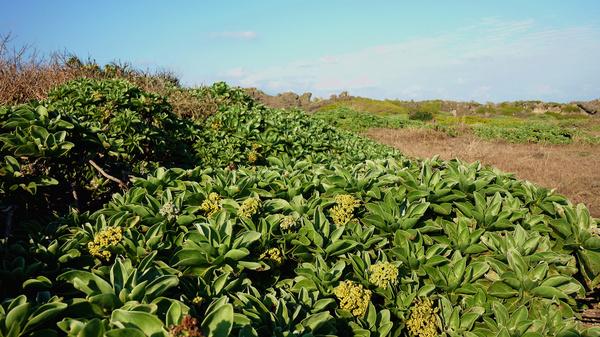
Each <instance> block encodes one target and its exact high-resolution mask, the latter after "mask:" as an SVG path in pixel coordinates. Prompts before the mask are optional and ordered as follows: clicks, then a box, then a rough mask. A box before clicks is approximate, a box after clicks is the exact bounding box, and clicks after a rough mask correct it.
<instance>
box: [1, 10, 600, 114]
mask: <svg viewBox="0 0 600 337" xmlns="http://www.w3.org/2000/svg"><path fill="white" fill-rule="evenodd" d="M7 32H11V33H12V35H13V37H15V40H14V43H15V44H20V43H28V44H32V45H34V46H35V47H37V48H38V49H39V50H40V51H43V52H51V51H55V50H68V51H71V52H74V53H76V54H77V55H79V56H82V57H84V58H85V57H88V56H89V57H92V58H94V59H96V60H97V61H98V62H99V63H106V62H109V61H111V60H115V59H118V60H122V61H128V62H131V63H133V64H134V65H136V66H138V67H142V68H146V67H150V68H156V67H162V68H167V69H170V70H173V71H174V72H175V73H176V74H178V75H179V77H180V78H181V79H182V80H183V82H184V83H185V84H187V85H198V84H210V83H212V82H214V81H218V80H225V81H228V82H230V83H232V84H236V85H242V86H253V87H258V88H260V89H263V90H265V91H267V92H268V93H278V92H283V91H290V90H291V91H296V92H304V91H310V92H313V93H314V94H315V95H317V96H321V97H327V96H328V95H329V94H331V93H339V92H340V91H343V90H347V91H349V92H350V93H351V94H354V95H361V96H368V97H375V98H399V99H415V100H420V99H430V98H442V99H456V100H476V101H482V102H485V101H503V100H519V99H542V100H550V101H560V102H564V101H572V100H587V99H592V98H598V97H600V1H594V0H590V1H553V0H545V1H542V0H537V1H536V0H529V1H523V0H519V1H517V0H503V1H484V0H480V1H476V0H471V1H467V0H454V1H442V0H439V1H375V0H374V1H352V0H348V1H337V0H329V1H309V0H305V1H295V0H288V1H283V0H282V1H212V2H208V1H206V2H204V1H102V2H100V1H94V2H92V1H41V0H40V1H28V0H19V1H12V0H11V1H9V0H0V33H1V34H5V33H7Z"/></svg>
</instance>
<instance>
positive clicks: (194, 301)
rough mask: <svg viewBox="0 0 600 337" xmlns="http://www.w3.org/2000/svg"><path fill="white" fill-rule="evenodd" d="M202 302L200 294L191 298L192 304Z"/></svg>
mask: <svg viewBox="0 0 600 337" xmlns="http://www.w3.org/2000/svg"><path fill="white" fill-rule="evenodd" d="M202 302H204V299H203V298H202V297H200V296H196V297H194V299H192V303H194V304H202Z"/></svg>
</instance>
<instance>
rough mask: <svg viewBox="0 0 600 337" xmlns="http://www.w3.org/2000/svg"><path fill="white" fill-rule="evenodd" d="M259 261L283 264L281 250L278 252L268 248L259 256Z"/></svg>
mask: <svg viewBox="0 0 600 337" xmlns="http://www.w3.org/2000/svg"><path fill="white" fill-rule="evenodd" d="M260 259H261V260H268V261H271V262H273V263H275V264H276V265H280V264H281V263H282V262H283V255H282V254H281V250H279V248H270V249H268V250H267V251H266V252H264V253H262V254H261V255H260Z"/></svg>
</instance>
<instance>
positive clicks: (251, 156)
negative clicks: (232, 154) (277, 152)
mask: <svg viewBox="0 0 600 337" xmlns="http://www.w3.org/2000/svg"><path fill="white" fill-rule="evenodd" d="M257 160H258V152H256V151H254V150H252V151H250V152H248V162H249V163H250V164H254V163H256V161H257Z"/></svg>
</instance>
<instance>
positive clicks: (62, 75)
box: [0, 35, 179, 105]
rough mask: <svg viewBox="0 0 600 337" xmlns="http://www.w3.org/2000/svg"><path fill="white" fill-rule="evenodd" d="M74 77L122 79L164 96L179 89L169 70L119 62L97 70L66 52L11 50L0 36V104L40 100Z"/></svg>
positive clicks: (90, 62) (91, 63) (9, 42)
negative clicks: (155, 69)
mask: <svg viewBox="0 0 600 337" xmlns="http://www.w3.org/2000/svg"><path fill="white" fill-rule="evenodd" d="M77 78H122V79H126V80H128V81H130V82H132V83H134V84H136V85H137V86H139V87H140V88H142V89H144V90H146V91H149V92H153V93H157V94H161V95H167V96H168V95H169V93H170V92H171V91H172V90H173V88H178V87H179V80H178V79H177V77H176V76H175V75H174V74H173V73H171V72H169V71H165V70H160V71H155V72H151V71H143V70H139V69H134V68H133V67H132V66H131V65H130V64H128V63H122V62H113V63H111V64H108V65H106V66H104V67H103V68H101V67H100V66H99V65H98V64H97V63H96V62H95V61H93V60H90V59H88V60H87V61H81V60H80V59H79V58H78V57H76V56H74V55H73V54H70V53H67V52H55V53H51V54H49V55H46V56H43V55H41V54H40V53H39V52H38V51H37V50H36V49H35V48H33V47H31V46H29V45H25V46H21V47H13V46H12V40H11V36H10V35H6V36H0V105H14V104H20V103H25V102H28V101H31V100H41V99H44V98H46V97H47V94H48V92H49V91H50V89H52V88H53V87H55V86H57V85H60V84H63V83H65V82H67V81H70V80H74V79H77Z"/></svg>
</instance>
